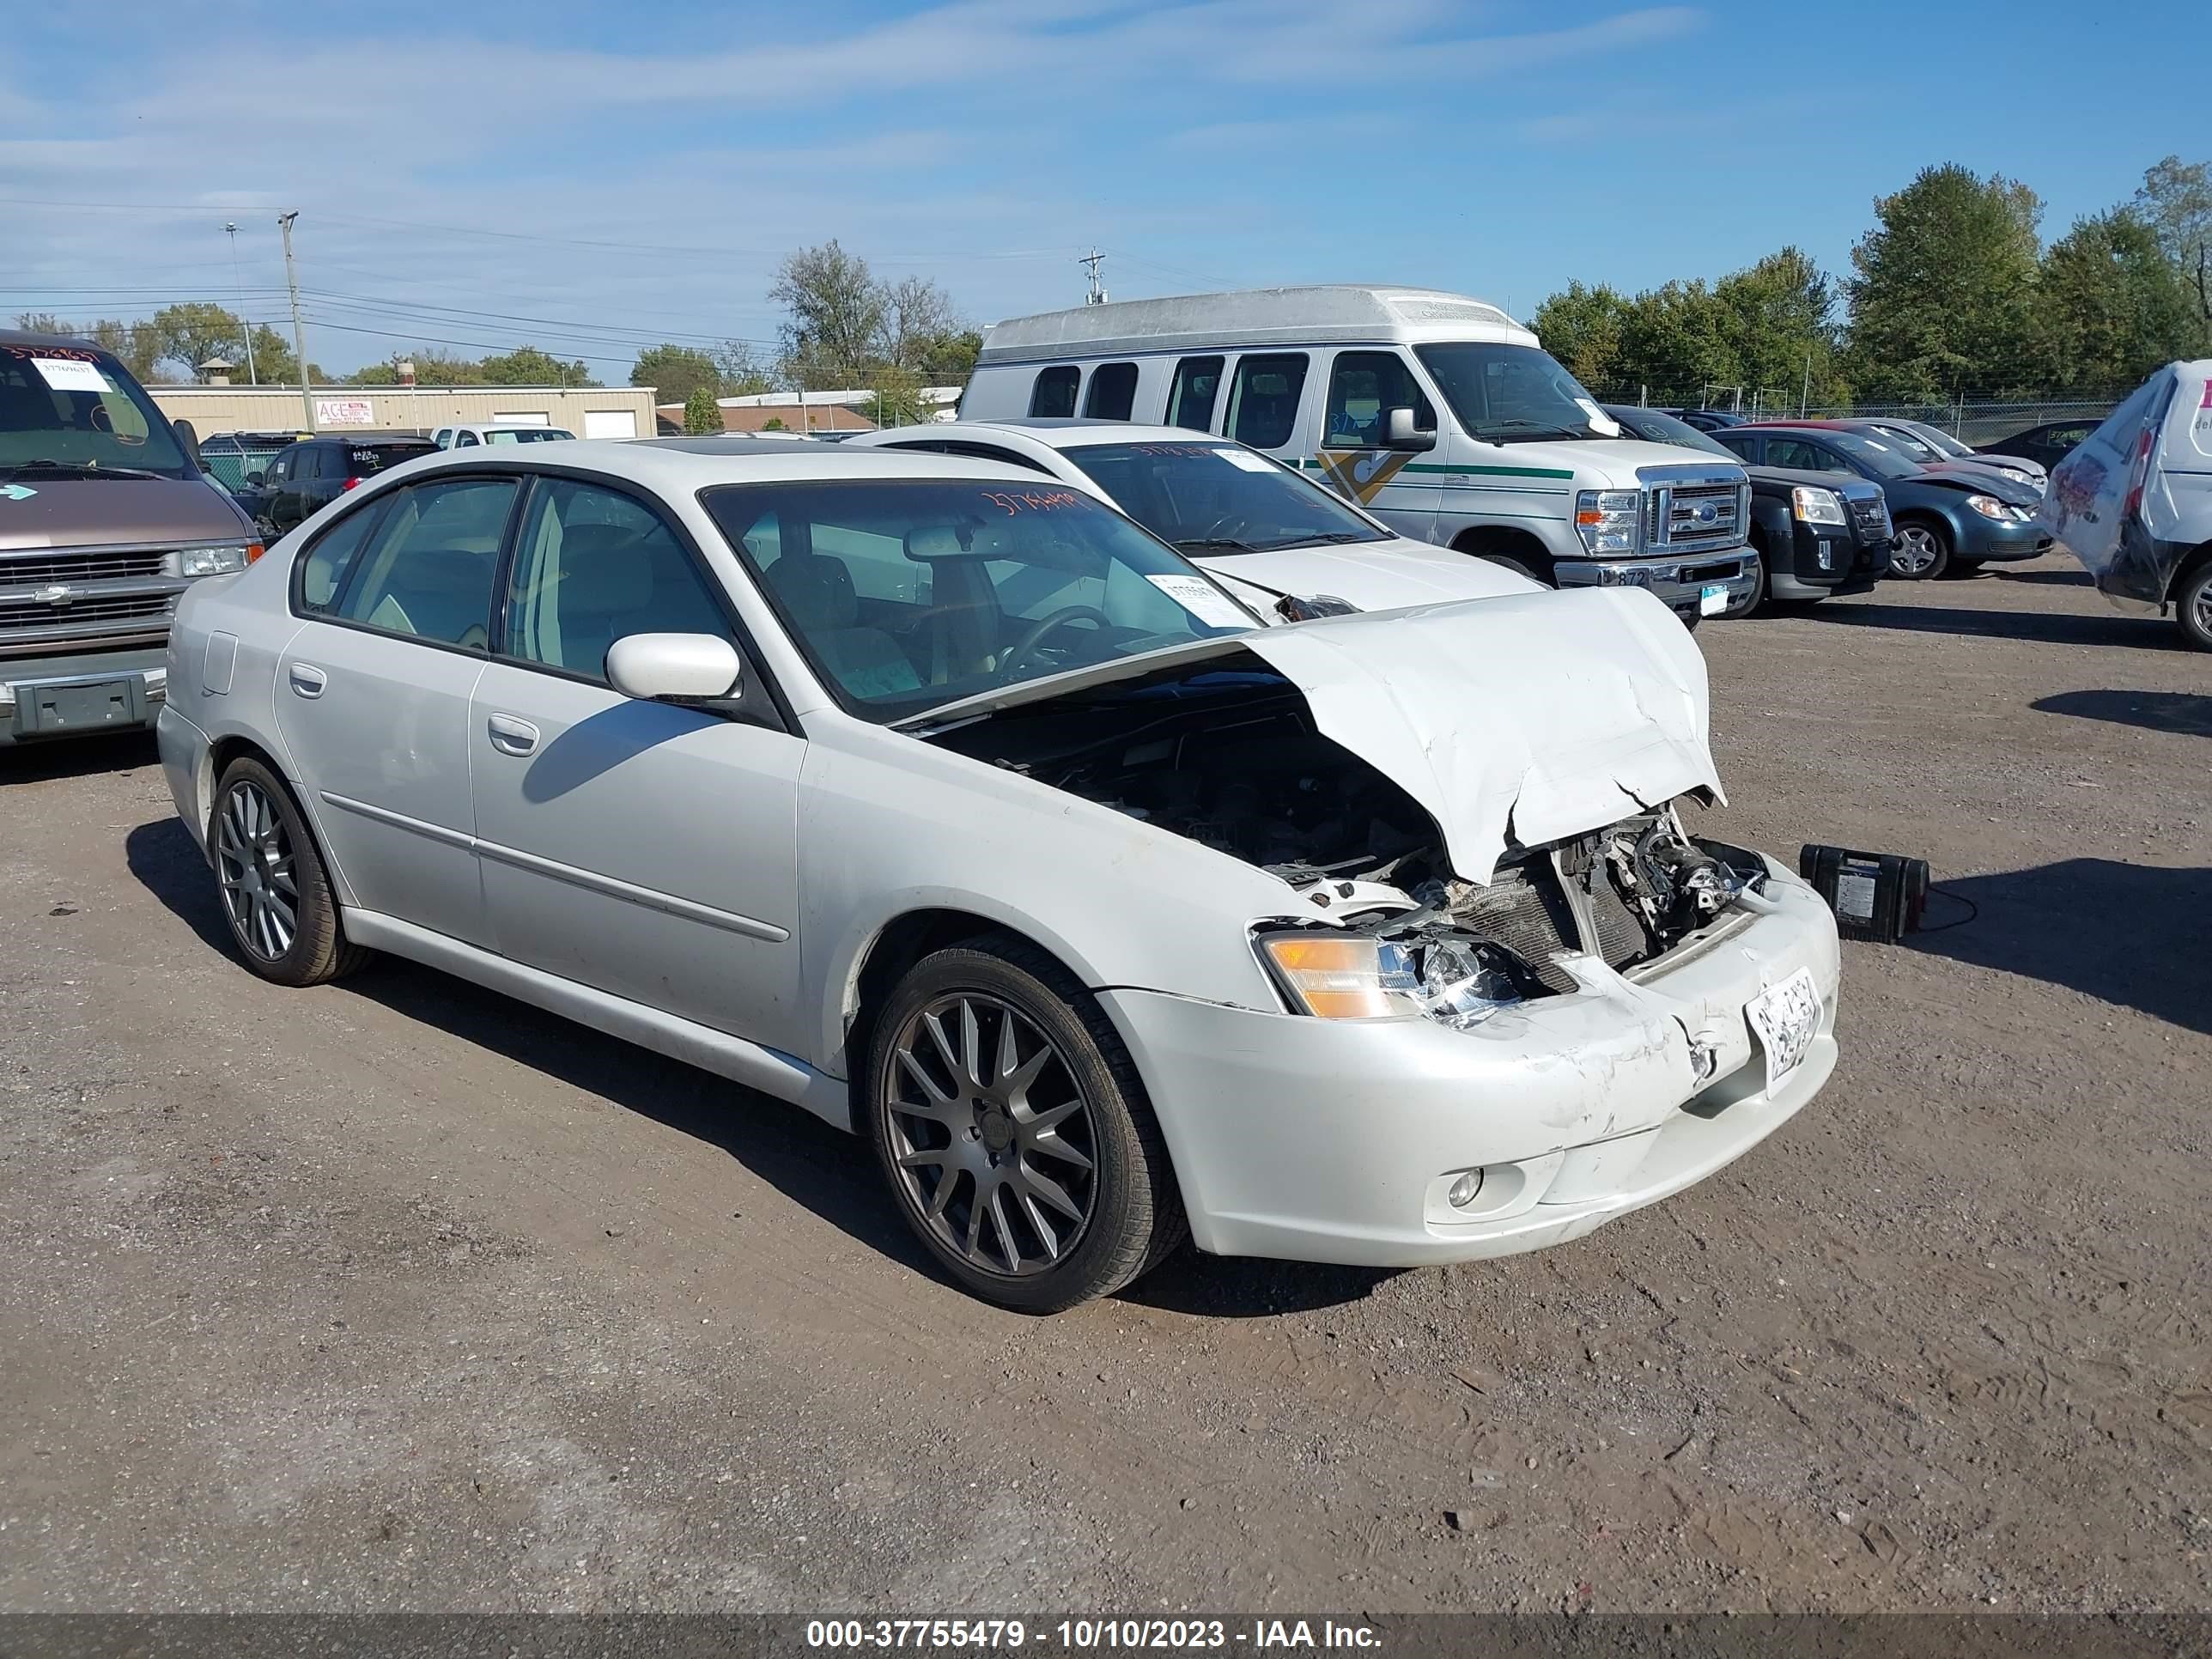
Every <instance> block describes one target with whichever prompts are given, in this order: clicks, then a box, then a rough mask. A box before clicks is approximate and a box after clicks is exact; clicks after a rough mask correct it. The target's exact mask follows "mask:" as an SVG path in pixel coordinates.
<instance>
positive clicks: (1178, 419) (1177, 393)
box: [1168, 357, 1222, 432]
mask: <svg viewBox="0 0 2212 1659" xmlns="http://www.w3.org/2000/svg"><path fill="white" fill-rule="evenodd" d="M1221 362H1222V360H1221V359H1220V358H1218V357H1186V358H1184V359H1183V360H1182V362H1179V363H1177V364H1176V371H1175V379H1174V380H1173V381H1172V382H1170V385H1169V386H1168V424H1169V425H1170V426H1182V427H1188V428H1190V429H1191V430H1192V431H1193V432H1211V431H1212V430H1213V405H1214V403H1215V401H1216V399H1217V398H1218V397H1219V396H1220V392H1221Z"/></svg>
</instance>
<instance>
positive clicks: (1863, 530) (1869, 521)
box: [1851, 495, 1891, 542]
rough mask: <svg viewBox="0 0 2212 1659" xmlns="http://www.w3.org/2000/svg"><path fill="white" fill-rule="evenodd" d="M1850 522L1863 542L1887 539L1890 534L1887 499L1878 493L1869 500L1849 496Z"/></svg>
mask: <svg viewBox="0 0 2212 1659" xmlns="http://www.w3.org/2000/svg"><path fill="white" fill-rule="evenodd" d="M1851 524H1852V526H1853V527H1854V528H1855V529H1856V530H1857V532H1858V537H1859V539H1860V540H1861V541H1863V542H1865V541H1873V542H1884V541H1887V540H1888V539H1889V538H1890V535H1891V529H1890V523H1889V502H1888V501H1887V499H1886V498H1885V497H1883V496H1880V495H1876V496H1875V497H1873V498H1872V499H1871V500H1869V499H1866V498H1864V497H1861V496H1856V495H1855V496H1853V497H1851Z"/></svg>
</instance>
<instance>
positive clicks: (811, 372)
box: [768, 240, 890, 392]
mask: <svg viewBox="0 0 2212 1659" xmlns="http://www.w3.org/2000/svg"><path fill="white" fill-rule="evenodd" d="M768 297H769V300H770V301H773V302H774V303H775V304H776V305H780V306H781V307H783V309H784V313H785V320H784V323H783V325H782V329H781V335H782V340H783V357H784V364H785V368H786V373H787V375H788V376H789V377H790V378H791V379H792V380H795V381H796V382H797V383H798V384H799V386H802V387H804V388H805V389H806V390H807V391H810V392H819V391H826V390H829V389H830V388H833V387H838V386H856V385H860V384H861V383H863V381H864V380H865V378H866V376H867V374H869V373H870V371H871V370H872V369H873V368H875V367H876V366H877V365H878V363H879V362H882V361H883V346H884V328H885V325H886V323H887V322H888V320H889V314H890V297H889V291H888V290H887V289H885V288H884V285H883V283H879V282H878V281H877V280H876V278H875V276H874V275H873V274H872V272H871V271H870V270H868V262H867V261H866V259H863V258H860V257H859V256H858V255H856V254H851V253H848V252H845V250H844V249H843V248H842V246H839V245H838V244H837V242H836V240H830V241H828V242H824V243H823V244H822V246H819V247H806V248H801V249H799V252H796V253H793V254H791V255H789V256H788V257H787V258H785V260H784V262H783V263H782V264H781V265H780V266H778V267H777V268H776V274H775V285H774V286H773V287H771V288H770V289H769V291H768Z"/></svg>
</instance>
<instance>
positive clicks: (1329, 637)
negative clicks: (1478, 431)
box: [1243, 588, 1724, 883]
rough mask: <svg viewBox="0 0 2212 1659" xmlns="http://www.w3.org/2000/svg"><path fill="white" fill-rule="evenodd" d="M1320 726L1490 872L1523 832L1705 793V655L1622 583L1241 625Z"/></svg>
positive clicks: (1712, 780)
mask: <svg viewBox="0 0 2212 1659" xmlns="http://www.w3.org/2000/svg"><path fill="white" fill-rule="evenodd" d="M1243 643H1244V645H1245V646H1246V647H1248V648H1249V650H1251V651H1252V652H1253V653H1255V655H1257V656H1260V657H1262V658H1264V659H1266V660H1267V662H1268V663H1269V664H1270V665H1273V667H1274V668H1275V669H1277V670H1278V671H1279V672H1281V673H1282V674H1283V675H1284V676H1285V678H1288V679H1289V680H1290V681H1291V683H1292V684H1295V685H1296V686H1297V688H1298V690H1300V691H1302V692H1303V693H1304V696H1305V699H1306V702H1307V705H1308V706H1309V707H1310V708H1311V709H1312V710H1313V714H1314V720H1315V722H1316V724H1317V725H1318V726H1320V727H1321V729H1322V732H1325V733H1326V734H1327V735H1328V737H1330V738H1334V740H1335V741H1336V742H1338V743H1340V744H1343V745H1344V746H1345V747H1346V749H1349V750H1352V753H1354V754H1356V755H1358V757H1360V758H1361V759H1362V760H1364V761H1365V762H1367V763H1368V764H1369V765H1370V766H1372V767H1374V768H1375V769H1376V770H1377V771H1379V772H1381V773H1383V775H1385V776H1386V777H1388V778H1389V779H1391V780H1392V781H1394V782H1395V783H1396V784H1397V785H1398V786H1399V787H1401V788H1402V789H1404V790H1405V791H1406V793H1407V794H1409V795H1411V796H1413V799H1416V800H1418V801H1419V802H1420V803H1421V805H1423V806H1425V807H1426V808H1427V809H1428V811H1429V813H1430V815H1431V817H1434V818H1435V819H1436V821H1437V825H1438V826H1439V827H1440V828H1441V829H1443V835H1444V845H1445V850H1446V851H1447V852H1448V853H1449V854H1450V857H1451V865H1452V868H1453V869H1454V870H1455V871H1456V872H1458V873H1459V874H1460V875H1461V876H1462V877H1463V878H1466V879H1467V880H1469V881H1475V882H1485V883H1486V882H1488V881H1489V880H1490V878H1491V877H1492V874H1493V873H1494V872H1495V871H1496V869H1497V866H1498V858H1499V856H1500V854H1503V853H1504V850H1505V847H1506V844H1507V840H1508V837H1509V836H1510V838H1511V839H1512V840H1514V841H1517V842H1520V843H1521V844H1522V845H1523V846H1537V845H1541V843H1543V842H1551V841H1558V840H1561V839H1563V838H1565V837H1567V836H1577V835H1580V834H1583V832H1584V831H1586V830H1590V829H1600V828H1602V827H1603V826H1604V825H1606V824H1608V823H1613V822H1614V821H1615V820H1617V819H1619V818H1621V817H1625V816H1626V815H1627V814H1628V813H1631V812H1633V811H1638V809H1639V808H1643V807H1649V806H1656V805H1660V804H1661V803H1662V802H1664V801H1667V800H1669V799H1672V798H1674V796H1676V795H1680V794H1685V793H1689V792H1690V791H1692V790H1698V789H1703V790H1707V791H1710V792H1711V794H1712V795H1713V797H1714V798H1715V799H1724V797H1723V795H1722V793H1721V783H1720V775H1719V773H1718V771H1717V769H1715V767H1714V765H1713V757H1712V750H1711V747H1710V746H1709V745H1708V744H1707V741H1706V725H1707V718H1708V704H1707V691H1706V683H1705V658H1704V657H1703V656H1702V655H1701V654H1700V653H1699V650H1698V647H1697V645H1696V643H1695V642H1694V641H1692V639H1691V638H1690V635H1689V633H1688V631H1687V630H1686V629H1684V628H1683V626H1682V624H1681V623H1680V622H1678V621H1676V620H1675V618H1674V616H1673V615H1672V614H1671V613H1669V611H1668V609H1667V607H1666V606H1665V605H1662V604H1661V603H1660V602H1659V600H1657V599H1655V598H1653V597H1652V596H1651V595H1650V593H1647V592H1644V591H1642V590H1641V589H1637V588H1580V589H1575V590H1571V591H1568V592H1557V593H1553V592H1540V593H1532V594H1529V595H1528V596H1526V597H1513V598H1506V599H1480V600H1474V601H1470V602H1468V603H1464V604H1460V605H1437V606H1431V607H1425V608H1423V609H1420V610H1417V611H1400V612H1398V613H1396V614H1395V615H1393V616H1389V617H1328V618H1325V619H1323V620H1322V621H1319V622H1310V623H1300V624H1299V625H1298V626H1297V627H1294V628H1278V629H1268V630H1267V632H1265V633H1262V634H1253V635H1246V636H1245V638H1244V641H1243Z"/></svg>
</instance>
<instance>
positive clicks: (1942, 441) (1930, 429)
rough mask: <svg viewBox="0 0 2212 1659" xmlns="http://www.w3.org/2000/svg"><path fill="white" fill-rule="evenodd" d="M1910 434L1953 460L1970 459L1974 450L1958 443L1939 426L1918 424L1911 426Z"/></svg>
mask: <svg viewBox="0 0 2212 1659" xmlns="http://www.w3.org/2000/svg"><path fill="white" fill-rule="evenodd" d="M1911 431H1912V435H1913V436H1914V437H1916V438H1917V439H1919V440H1920V441H1921V442H1923V443H1924V444H1926V445H1927V446H1928V447H1929V448H1930V449H1933V450H1935V451H1936V453H1938V454H1942V455H1948V456H1949V457H1951V459H1954V460H1960V461H1963V460H1968V459H1972V456H1973V454H1974V452H1973V451H1972V450H1971V449H1969V448H1968V447H1966V445H1964V444H1962V443H1960V441H1958V440H1957V439H1956V438H1954V437H1953V436H1952V435H1950V434H1949V433H1948V432H1946V431H1944V430H1943V428H1942V427H1940V426H1928V425H1924V424H1923V425H1919V426H1916V427H1914V428H1911Z"/></svg>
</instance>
